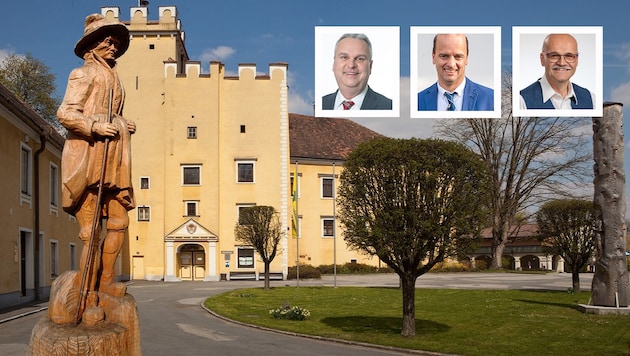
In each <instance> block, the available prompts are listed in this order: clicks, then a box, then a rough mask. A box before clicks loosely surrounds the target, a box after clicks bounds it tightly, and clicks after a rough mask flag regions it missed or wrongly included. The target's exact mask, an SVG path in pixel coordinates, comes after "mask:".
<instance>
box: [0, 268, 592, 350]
mask: <svg viewBox="0 0 630 356" xmlns="http://www.w3.org/2000/svg"><path fill="white" fill-rule="evenodd" d="M591 279H592V274H583V275H581V286H582V289H583V290H590V285H591ZM297 284H298V282H297V281H295V280H293V281H272V286H284V285H289V286H297ZM299 285H300V286H310V285H318V286H330V287H334V286H397V285H398V278H397V276H396V275H391V274H386V275H369V276H346V275H340V276H337V277H336V278H335V277H333V276H324V277H323V278H322V280H312V281H310V280H309V281H307V280H303V281H300V282H299ZM252 286H262V281H259V282H254V281H238V282H237V281H230V282H226V281H223V282H177V283H172V282H171V283H164V282H149V281H134V282H133V283H132V284H130V285H129V287H128V292H129V293H130V294H131V295H133V296H134V298H135V300H136V303H137V306H138V312H139V314H140V328H141V331H140V333H141V342H142V353H143V354H144V355H150V356H152V355H191V354H193V355H210V354H212V355H235V356H237V355H247V356H251V355H252V354H257V355H278V356H284V355H287V356H288V355H361V356H363V355H366V356H372V355H374V356H376V355H403V354H408V353H403V352H396V351H395V350H391V349H378V348H371V347H364V346H360V345H350V344H344V343H338V342H330V341H323V340H317V339H313V338H304V337H299V336H293V335H287V334H282V333H276V332H271V331H265V330H260V329H257V328H251V327H247V326H242V325H239V324H234V323H231V322H228V321H225V320H223V319H220V318H217V317H215V316H213V315H211V314H209V313H208V312H206V311H205V310H204V309H202V308H201V306H200V305H201V303H202V301H203V300H204V299H205V298H207V297H208V296H211V295H214V294H218V293H222V292H225V291H228V290H232V289H236V288H241V287H252ZM417 287H418V288H456V289H551V290H566V289H568V288H570V287H571V275H570V274H568V273H549V274H514V273H431V274H427V275H424V276H422V277H420V278H419V279H418V283H417ZM31 310H33V311H34V310H37V309H33V308H31ZM20 312H24V314H27V313H26V312H28V310H27V309H24V310H22V311H20V310H15V311H12V312H11V313H0V355H23V354H24V353H25V351H26V348H27V345H28V342H29V340H30V334H31V330H32V329H33V326H34V325H35V324H36V323H37V321H38V320H39V319H40V318H41V317H43V316H44V315H45V312H41V311H40V312H34V313H33V314H28V315H24V316H21V317H16V315H19V313H20Z"/></svg>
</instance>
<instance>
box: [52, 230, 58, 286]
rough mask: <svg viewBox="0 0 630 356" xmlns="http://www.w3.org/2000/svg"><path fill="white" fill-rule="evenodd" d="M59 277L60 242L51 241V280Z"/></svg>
mask: <svg viewBox="0 0 630 356" xmlns="http://www.w3.org/2000/svg"><path fill="white" fill-rule="evenodd" d="M58 276H59V241H57V240H50V278H51V279H54V278H57V277H58Z"/></svg>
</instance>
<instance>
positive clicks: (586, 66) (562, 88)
mask: <svg viewBox="0 0 630 356" xmlns="http://www.w3.org/2000/svg"><path fill="white" fill-rule="evenodd" d="M602 34H603V30H602V27H600V26H558V27H534V26H532V27H513V28H512V84H513V87H512V111H513V115H514V116H542V117H546V116H560V117H593V116H596V117H598V116H602V114H603V101H602V100H603V99H602V97H603V53H602V52H603V51H602V47H603V44H602V43H603V39H602Z"/></svg>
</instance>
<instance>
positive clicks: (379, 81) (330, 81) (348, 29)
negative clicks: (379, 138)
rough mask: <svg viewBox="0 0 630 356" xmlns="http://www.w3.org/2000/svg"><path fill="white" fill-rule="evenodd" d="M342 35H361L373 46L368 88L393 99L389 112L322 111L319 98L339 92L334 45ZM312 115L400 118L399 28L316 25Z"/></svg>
mask: <svg viewBox="0 0 630 356" xmlns="http://www.w3.org/2000/svg"><path fill="white" fill-rule="evenodd" d="M344 33H364V34H365V35H366V36H367V37H368V38H369V39H370V42H371V43H372V60H373V66H372V74H371V75H370V79H369V81H368V85H369V86H370V88H372V89H373V90H374V91H376V92H378V93H380V94H383V95H384V96H386V97H388V98H390V99H392V109H391V110H322V97H323V96H325V95H327V94H330V93H333V92H335V91H336V90H337V89H338V86H337V82H336V81H335V76H334V74H333V72H332V66H333V60H334V57H335V44H336V43H337V40H339V37H341V36H342V35H343V34H344ZM314 101H315V102H314V105H315V116H323V117H343V118H355V117H399V116H400V26H315V100H314Z"/></svg>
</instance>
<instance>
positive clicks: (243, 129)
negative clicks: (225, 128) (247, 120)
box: [241, 125, 245, 133]
mask: <svg viewBox="0 0 630 356" xmlns="http://www.w3.org/2000/svg"><path fill="white" fill-rule="evenodd" d="M241 133H245V125H241Z"/></svg>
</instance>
